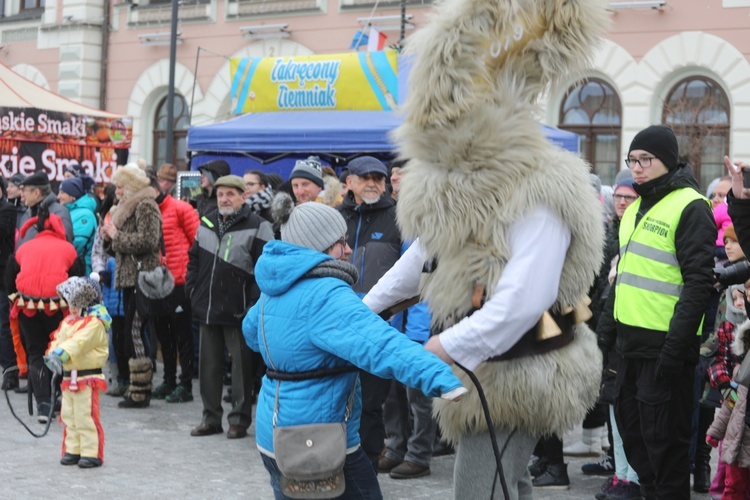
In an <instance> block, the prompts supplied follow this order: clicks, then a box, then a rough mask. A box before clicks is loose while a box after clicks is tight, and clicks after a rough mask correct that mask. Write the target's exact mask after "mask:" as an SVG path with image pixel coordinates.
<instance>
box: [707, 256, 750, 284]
mask: <svg viewBox="0 0 750 500" xmlns="http://www.w3.org/2000/svg"><path fill="white" fill-rule="evenodd" d="M714 278H716V281H718V282H719V283H721V284H722V286H730V285H739V284H741V283H744V282H746V281H747V280H750V262H748V261H747V259H745V260H741V261H739V262H736V263H734V264H732V265H730V266H727V267H717V268H715V269H714Z"/></svg>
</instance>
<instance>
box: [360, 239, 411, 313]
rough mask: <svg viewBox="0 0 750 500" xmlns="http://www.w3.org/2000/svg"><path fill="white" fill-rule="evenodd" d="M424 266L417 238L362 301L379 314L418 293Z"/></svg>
mask: <svg viewBox="0 0 750 500" xmlns="http://www.w3.org/2000/svg"><path fill="white" fill-rule="evenodd" d="M423 267H424V251H423V250H422V246H421V245H420V244H419V240H418V239H417V240H416V241H415V242H414V243H412V244H411V246H409V248H407V249H406V252H404V254H403V255H402V256H401V258H400V259H398V261H397V262H396V263H395V264H394V265H393V267H391V268H390V269H389V270H388V272H387V273H385V274H384V275H383V276H382V277H381V278H380V279H379V280H378V282H377V283H375V286H374V287H372V288H371V289H370V291H369V292H368V293H367V295H365V297H364V298H363V299H362V301H363V302H364V303H365V305H366V306H367V307H369V308H370V309H371V310H372V311H373V312H375V313H378V314H380V313H381V312H383V311H385V310H386V309H388V308H389V307H391V306H392V305H394V304H398V303H399V302H403V301H404V300H407V299H410V298H412V297H414V296H416V295H419V280H420V277H421V276H422V268H423Z"/></svg>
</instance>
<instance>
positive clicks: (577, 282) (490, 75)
mask: <svg viewBox="0 0 750 500" xmlns="http://www.w3.org/2000/svg"><path fill="white" fill-rule="evenodd" d="M606 25H607V15H606V11H605V9H604V5H603V2H602V1H600V0H544V1H541V0H540V1H532V0H523V1H522V0H447V1H445V2H443V3H442V4H439V6H438V7H436V11H435V13H434V15H433V17H432V22H431V24H429V25H428V26H426V27H425V28H423V29H421V30H420V31H418V32H417V33H415V35H414V36H413V37H411V38H410V39H409V41H408V42H407V51H408V52H410V53H412V54H415V58H414V64H413V66H412V70H411V74H410V85H411V87H410V91H409V98H408V100H407V102H406V104H405V113H406V117H405V120H404V123H403V124H402V125H401V126H400V127H399V128H398V129H397V130H396V132H395V133H394V137H395V139H396V141H397V143H398V147H399V155H400V157H401V158H404V159H408V163H407V165H406V166H405V168H404V169H403V178H402V181H401V191H400V194H399V202H398V205H397V213H398V222H399V226H400V228H401V231H402V234H403V236H404V238H405V239H407V240H410V239H415V238H417V237H419V239H420V243H421V245H422V247H423V248H424V250H425V254H426V255H427V256H429V257H434V258H436V259H437V262H438V265H437V267H436V269H435V271H434V272H432V273H431V274H425V275H423V279H422V283H421V287H420V291H421V294H422V297H423V299H425V300H426V301H427V302H428V303H429V305H430V310H431V312H432V315H433V326H435V327H437V328H438V329H445V328H448V327H450V326H451V325H453V324H455V323H457V322H458V321H460V320H461V319H462V318H464V317H465V316H466V315H467V314H468V313H469V312H470V310H471V309H472V305H471V298H472V293H473V291H474V287H475V285H477V284H478V285H482V286H484V289H485V290H486V291H487V293H488V297H487V298H488V299H489V298H490V295H491V293H492V290H494V289H495V286H496V285H497V283H498V280H499V279H500V276H501V275H502V272H503V268H504V266H505V264H506V263H507V261H508V259H509V258H510V248H509V231H510V228H511V226H512V224H513V223H514V222H515V221H518V220H519V219H521V218H522V217H523V216H524V215H525V214H527V213H528V212H529V211H530V210H532V209H533V208H534V207H535V206H538V205H545V206H546V207H547V208H548V209H549V210H550V211H551V212H552V213H554V214H556V215H557V216H558V217H559V218H560V220H561V221H563V222H564V224H565V225H566V226H567V227H568V229H569V230H570V232H571V241H570V247H569V249H568V252H567V254H566V258H565V263H564V266H563V271H562V275H561V279H560V286H559V292H558V296H557V301H556V303H555V306H554V308H555V309H556V310H557V311H561V310H563V309H565V308H567V307H569V306H574V305H576V304H578V303H579V302H580V300H581V299H582V297H583V296H584V295H585V294H586V293H587V291H588V289H589V288H590V285H591V283H592V282H593V279H594V277H595V275H596V273H597V271H598V270H599V267H600V262H601V259H602V241H603V227H602V224H601V219H602V215H601V210H602V208H601V206H600V204H599V201H598V199H597V198H596V196H594V193H593V192H592V190H591V188H590V185H589V180H588V174H589V169H588V166H587V165H586V164H585V162H584V161H583V160H581V159H580V158H579V157H578V156H576V155H573V154H571V153H569V152H566V151H563V150H561V149H559V148H558V147H556V146H554V145H552V144H551V143H550V142H548V141H547V140H546V138H545V137H544V135H543V132H542V130H541V129H540V126H539V124H538V123H537V121H536V118H535V116H534V111H535V107H534V103H535V102H536V101H537V99H538V98H539V97H540V96H541V94H542V92H543V91H545V90H546V88H547V87H548V86H549V85H550V84H554V83H556V82H557V81H558V80H561V79H563V78H564V79H566V80H567V79H568V78H569V77H570V75H571V73H575V72H577V71H580V70H581V69H582V68H583V67H584V66H585V64H586V63H587V61H588V58H589V56H590V55H591V54H592V47H595V46H596V45H597V41H598V36H599V34H600V32H601V30H602V27H604V26H606ZM446 200H450V201H449V202H447V201H446ZM539 244H544V242H542V241H540V242H539ZM574 331H575V339H574V341H573V342H572V343H571V344H569V345H568V346H566V347H564V348H562V349H559V350H556V351H552V352H550V353H548V354H543V355H537V356H533V357H529V358H519V359H515V360H511V361H503V362H492V363H483V364H481V365H480V366H479V367H477V369H476V370H475V373H476V375H477V377H479V380H480V382H481V384H482V387H483V388H484V391H485V393H486V395H487V398H488V401H489V405H490V408H491V412H492V418H493V421H494V423H495V424H496V425H497V426H503V427H506V428H511V429H512V428H520V429H522V430H524V431H526V432H528V433H530V434H532V435H535V436H539V435H548V434H552V433H556V434H558V435H562V434H563V432H564V431H565V430H567V429H570V428H572V427H573V426H574V425H575V424H577V423H578V422H580V421H581V420H582V419H583V417H584V415H585V413H586V410H587V409H588V408H589V407H590V406H591V405H593V404H594V402H595V401H596V397H597V394H598V391H599V380H600V371H601V354H600V352H599V350H598V348H597V343H596V338H595V335H594V334H593V333H592V332H591V331H590V330H589V329H588V328H587V327H586V326H585V324H579V325H576V326H575V328H574ZM455 372H456V373H457V374H458V375H459V376H460V377H461V378H462V381H463V383H464V385H465V386H466V387H472V384H471V382H470V381H469V379H468V377H466V375H465V374H463V372H462V371H461V370H459V369H456V370H455ZM435 412H436V415H437V417H438V420H439V423H440V427H441V429H442V430H443V433H444V434H443V435H444V437H445V438H447V439H449V440H450V441H453V442H455V441H457V440H458V438H459V437H460V436H461V435H462V434H465V433H475V432H483V431H486V429H487V426H486V422H485V419H484V417H483V415H482V413H481V410H480V405H479V399H478V396H477V391H470V393H469V394H467V395H465V396H464V397H463V399H462V400H461V402H460V403H458V404H456V403H451V402H447V403H445V402H439V401H436V402H435Z"/></svg>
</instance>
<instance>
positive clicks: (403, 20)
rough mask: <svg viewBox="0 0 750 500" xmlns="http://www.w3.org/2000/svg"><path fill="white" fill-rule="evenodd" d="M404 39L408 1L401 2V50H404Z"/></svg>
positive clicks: (402, 0)
mask: <svg viewBox="0 0 750 500" xmlns="http://www.w3.org/2000/svg"><path fill="white" fill-rule="evenodd" d="M404 38H406V0H401V38H399V39H398V47H399V49H403V48H404Z"/></svg>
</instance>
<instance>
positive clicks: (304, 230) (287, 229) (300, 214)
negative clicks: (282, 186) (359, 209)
mask: <svg viewBox="0 0 750 500" xmlns="http://www.w3.org/2000/svg"><path fill="white" fill-rule="evenodd" d="M271 214H272V216H273V219H274V220H275V221H276V222H277V223H279V224H280V225H281V239H282V241H286V242H287V243H291V244H292V245H297V246H300V247H305V248H312V249H313V250H317V251H319V252H324V251H326V250H327V249H329V248H331V247H332V246H333V245H334V243H336V242H337V241H338V240H340V239H341V238H343V237H344V236H346V222H345V221H344V217H343V216H342V215H341V214H340V213H339V212H338V210H336V209H335V208H331V207H329V206H328V205H325V204H323V203H316V202H314V201H310V202H307V203H302V204H301V205H299V206H297V207H295V206H294V201H293V200H292V197H291V196H289V195H288V194H286V193H283V192H282V193H279V194H277V195H276V197H274V199H273V202H272V204H271Z"/></svg>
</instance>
